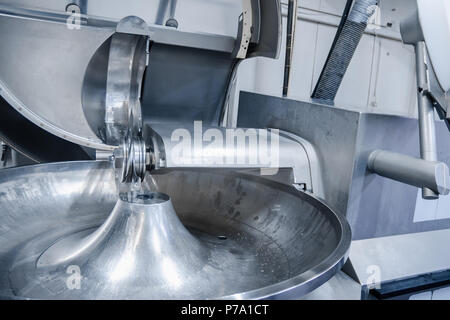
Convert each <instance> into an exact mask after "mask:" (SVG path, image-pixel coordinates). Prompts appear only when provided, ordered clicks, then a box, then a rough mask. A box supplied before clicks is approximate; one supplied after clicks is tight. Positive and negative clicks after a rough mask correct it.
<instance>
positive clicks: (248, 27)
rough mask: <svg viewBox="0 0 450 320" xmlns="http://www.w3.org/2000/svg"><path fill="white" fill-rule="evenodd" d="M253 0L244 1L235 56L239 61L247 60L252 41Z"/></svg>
mask: <svg viewBox="0 0 450 320" xmlns="http://www.w3.org/2000/svg"><path fill="white" fill-rule="evenodd" d="M252 2H253V1H252V0H242V9H243V11H242V14H241V15H240V16H239V30H238V37H237V42H236V48H235V50H234V52H233V56H234V57H235V58H237V59H245V58H247V51H248V47H249V45H250V41H251V39H252V32H253V10H252V6H253V4H252Z"/></svg>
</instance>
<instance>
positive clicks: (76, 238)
mask: <svg viewBox="0 0 450 320" xmlns="http://www.w3.org/2000/svg"><path fill="white" fill-rule="evenodd" d="M375 2H376V1H375ZM109 3H110V2H107V1H98V2H96V4H97V5H93V4H91V3H90V2H89V1H67V2H66V1H50V0H48V1H47V0H46V1H40V2H39V4H36V3H35V2H33V1H29V0H22V1H9V0H4V1H0V43H1V47H0V94H1V101H0V102H1V103H0V106H1V109H0V115H1V117H0V140H2V141H3V142H4V143H5V144H6V145H8V146H10V147H12V148H14V149H15V150H17V151H18V152H19V153H21V154H22V155H24V156H26V157H27V158H28V159H30V161H33V162H36V163H39V164H35V165H28V166H24V167H17V168H9V169H2V170H0V297H1V298H3V299H215V298H219V299H263V298H276V299H282V298H300V297H303V296H305V295H307V294H308V293H310V292H312V291H313V290H315V289H317V288H318V287H320V286H321V285H323V284H324V283H326V282H327V281H328V280H330V279H332V278H333V277H334V276H335V275H336V274H337V273H338V272H339V271H340V270H341V269H342V268H343V267H344V264H345V266H346V273H347V274H349V275H350V276H351V277H352V278H353V281H358V282H359V283H360V285H361V287H363V289H362V291H364V290H366V289H367V286H368V285H369V283H368V281H366V279H363V278H362V277H363V276H362V274H363V273H364V272H365V271H366V267H367V265H370V263H369V262H370V261H371V260H370V259H369V260H370V261H369V260H367V261H369V262H367V261H366V260H364V259H365V257H366V256H365V255H366V254H368V252H369V251H367V250H366V251H365V250H364V249H365V248H367V247H364V245H365V244H364V243H363V244H361V243H356V244H355V247H356V249H355V250H354V251H353V253H352V254H353V256H352V254H351V253H350V244H351V242H352V240H354V242H355V241H356V242H357V241H359V240H361V241H364V240H367V239H369V240H370V239H375V238H382V237H386V236H393V235H399V234H408V233H411V232H413V231H415V232H418V231H429V230H436V229H442V228H445V227H446V225H445V224H442V225H440V226H439V227H435V226H430V225H427V226H425V227H424V228H421V227H418V229H415V228H416V227H417V225H414V226H411V225H409V224H408V225H405V226H404V225H402V226H401V227H399V229H401V230H398V229H395V227H392V226H393V225H395V223H390V224H389V226H388V227H387V226H386V225H383V222H384V221H388V220H389V219H390V218H392V217H394V218H395V217H397V216H396V215H398V214H399V213H398V212H400V211H401V210H396V212H395V213H392V212H391V211H392V210H394V209H398V208H397V207H395V205H393V206H391V208H388V209H386V210H384V211H383V210H379V211H377V209H379V208H378V207H377V205H374V204H377V203H379V201H380V199H384V198H385V197H386V192H387V193H389V192H391V194H402V196H404V195H406V196H410V195H411V194H413V193H414V192H415V191H416V190H417V188H421V189H422V190H423V198H424V199H436V198H438V197H439V196H440V195H446V194H448V193H449V191H450V187H449V179H448V176H449V173H448V165H447V164H446V163H445V162H446V159H438V154H437V152H436V148H437V147H436V146H437V144H442V141H440V140H439V141H437V139H436V132H438V133H439V132H440V133H442V132H445V133H444V134H448V131H447V130H446V128H444V129H445V130H444V129H442V126H437V128H435V127H434V119H431V118H430V114H433V112H434V111H433V110H434V109H433V108H437V109H438V110H439V111H440V116H441V118H442V119H445V120H446V121H447V122H448V117H447V112H446V110H447V109H446V107H447V101H446V100H445V98H443V97H442V95H443V96H445V94H442V92H441V91H445V89H444V88H443V87H442V86H440V85H439V84H438V80H437V79H434V78H433V79H432V81H434V82H432V83H431V84H430V83H429V79H428V78H427V77H424V78H422V79H421V78H420V77H419V78H418V81H419V87H420V85H423V86H424V87H420V88H421V90H420V91H419V93H418V94H419V98H420V99H419V108H420V110H421V114H420V117H419V119H420V124H421V126H420V132H419V130H418V129H417V131H413V130H416V127H417V123H416V122H417V121H414V120H412V119H399V118H395V119H393V118H392V117H388V116H385V117H384V116H375V115H368V114H363V113H357V112H352V111H346V110H342V109H338V108H334V107H332V106H330V103H329V101H322V100H317V99H315V100H312V101H310V102H299V101H292V100H288V99H284V98H275V97H268V96H263V95H257V94H251V93H241V96H240V101H239V109H238V110H237V109H236V108H237V106H236V105H234V104H233V103H232V101H231V100H232V99H231V98H230V97H231V91H232V89H233V84H234V79H235V77H236V72H237V69H238V67H239V65H240V63H241V61H243V60H245V59H248V58H254V57H260V58H267V59H274V58H277V57H278V55H279V52H280V46H281V38H282V23H281V21H282V12H281V3H280V1H279V0H273V1H272V0H270V1H269V0H267V1H266V0H242V1H236V6H235V7H236V8H237V9H236V11H235V12H230V13H229V14H228V15H227V14H223V19H225V18H226V19H230V21H233V22H234V21H236V23H235V28H234V29H233V32H234V34H220V32H210V33H208V32H205V30H206V31H208V30H209V29H208V27H205V25H202V23H203V24H207V23H208V22H207V21H202V20H201V19H198V21H197V20H196V21H194V22H193V21H190V23H191V24H190V25H189V26H190V27H188V28H184V24H189V17H187V16H184V15H183V11H182V10H179V9H177V8H178V7H177V1H165V0H161V1H152V2H151V4H149V3H146V4H145V5H143V8H145V9H146V10H148V12H143V16H139V17H138V16H136V15H126V16H125V15H123V14H122V13H121V10H119V9H117V8H116V6H119V5H118V4H111V5H108V4H109ZM136 3H139V4H141V3H140V2H139V1H136ZM200 3H202V4H204V5H205V6H208V5H209V6H214V4H212V3H213V2H210V1H200ZM370 4H371V1H362V0H360V1H356V3H355V5H354V7H353V10H362V9H361V8H364V6H368V5H370ZM178 5H179V4H178ZM210 9H211V8H210ZM149 12H152V15H151V16H149ZM422 12H426V10H422V11H420V13H422ZM153 13H154V14H153ZM236 13H237V15H236ZM357 13H358V12H357ZM357 13H355V12H353V13H352V14H350V15H349V17H350V19H352V18H354V17H358V19H363V18H364V19H367V17H366V16H367V14H363V15H362V18H361V15H358V14H357ZM414 19H416V20H414ZM417 19H418V18H417V15H416V16H415V17H413V18H411V19H410V20H408V21H406V22H405V24H404V26H402V28H403V30H402V32H403V35H404V42H405V43H407V44H414V45H415V46H416V50H417V57H418V58H417V61H418V74H419V75H420V74H422V73H423V70H424V68H425V69H426V63H425V60H426V56H427V54H426V52H425V47H424V46H425V42H424V41H427V39H425V38H426V36H425V37H424V35H423V34H422V32H421V30H419V29H420V28H419V29H418V30H413V29H414V28H416V27H417V25H420V23H419V22H418V21H417ZM351 22H354V21H351ZM422 22H423V21H422ZM358 23H359V25H358V27H360V26H361V24H362V25H366V23H367V21H366V22H364V21H359V22H358ZM196 24H197V25H198V27H197V28H195V27H194V28H192V26H195V25H196ZM211 29H213V28H211ZM361 33H362V31H361ZM330 55H332V54H330ZM331 58H333V57H331ZM331 69H332V68H331ZM433 75H434V73H433ZM435 76H436V77H437V78H439V74H437V75H435ZM322 80H323V79H322ZM325 80H326V79H325ZM324 83H326V81H324ZM441 84H442V83H441ZM433 85H434V86H435V87H434V88H432V86H433ZM318 86H319V85H318ZM424 88H425V89H427V90H423V89H424ZM318 89H324V90H322V91H320V90H318V91H320V92H327V88H318ZM232 115H236V117H235V118H234V119H233V116H232ZM386 127H387V128H389V129H392V130H399V131H401V130H402V128H407V129H408V130H410V131H413V132H414V134H412V135H411V139H412V140H411V141H415V142H417V141H418V137H419V136H420V141H421V145H420V147H421V151H422V152H421V154H420V156H421V158H417V154H416V153H418V151H419V150H418V148H417V146H416V145H415V144H411V143H407V142H406V143H404V144H403V145H401V146H396V148H394V147H393V146H392V145H389V143H390V140H387V139H378V138H377V137H380V136H382V135H383V134H385V132H386ZM393 128H394V129H393ZM412 128H414V129H412ZM325 132H326V134H325ZM444 134H438V136H444ZM388 150H389V151H388ZM449 159H450V158H449ZM385 178H389V179H385ZM372 181H376V182H377V183H376V184H375V186H376V185H379V184H383V183H384V184H386V186H387V187H386V189H385V191H379V190H378V189H371V188H374V187H373V186H374V184H372V183H371V182H372ZM398 182H401V183H398ZM383 190H384V189H383ZM383 197H384V198H383ZM377 201H378V202H377ZM393 202H395V203H396V204H400V205H401V204H405V202H402V201H395V200H393V199H390V202H388V204H392V203H393ZM390 210H391V211H390ZM363 214H365V217H364V219H366V220H364V219H362V218H361V217H362V215H363ZM382 215H385V216H382ZM378 217H380V218H379V219H378ZM383 217H387V218H385V219H383ZM394 218H392V219H394ZM399 220H401V219H399ZM366 221H369V222H373V221H375V223H374V224H373V225H372V224H370V223H366ZM389 222H391V221H389ZM377 223H378V224H377ZM408 223H409V221H408ZM380 224H381V225H380ZM449 227H450V225H449ZM352 234H353V237H352ZM352 238H353V239H352ZM394 242H395V241H394ZM394 242H393V243H394ZM361 248H362V249H361ZM358 250H359V251H358ZM349 255H350V258H351V259H350V260H349V261H347V260H348V257H349ZM346 262H347V263H346ZM380 266H381V267H383V264H382V262H380ZM398 277H401V275H398ZM391 278H392V277H391ZM379 281H383V277H380V279H379Z"/></svg>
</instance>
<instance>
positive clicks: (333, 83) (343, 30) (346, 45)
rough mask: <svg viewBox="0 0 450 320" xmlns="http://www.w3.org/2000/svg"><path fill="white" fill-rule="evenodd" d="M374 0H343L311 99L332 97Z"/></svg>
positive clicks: (365, 24) (374, 2) (332, 98)
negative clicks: (334, 33) (337, 23)
mask: <svg viewBox="0 0 450 320" xmlns="http://www.w3.org/2000/svg"><path fill="white" fill-rule="evenodd" d="M353 2H354V4H353ZM352 4H353V7H352ZM377 4H378V0H356V1H353V0H348V1H347V5H346V7H345V9H344V13H343V15H342V20H341V24H340V26H339V29H338V32H337V34H336V37H335V39H334V42H333V45H332V47H331V50H330V53H329V55H328V58H327V61H326V63H325V66H324V68H323V70H322V73H321V75H320V77H319V80H318V82H317V85H316V88H315V89H314V92H313V94H312V98H313V99H318V100H328V101H334V99H335V98H336V94H337V92H338V90H339V87H340V85H341V83H342V79H343V78H344V75H345V72H346V71H347V68H348V66H349V64H350V61H351V60H352V58H353V55H354V54H355V51H356V48H357V47H358V44H359V42H360V41H361V38H362V36H363V33H364V31H365V30H366V27H367V24H368V22H369V19H370V18H371V17H372V15H373V14H374V13H375V10H376V6H377Z"/></svg>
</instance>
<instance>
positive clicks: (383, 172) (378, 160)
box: [368, 150, 450, 199]
mask: <svg viewBox="0 0 450 320" xmlns="http://www.w3.org/2000/svg"><path fill="white" fill-rule="evenodd" d="M368 169H369V170H370V171H372V172H374V173H376V174H378V175H380V176H383V177H386V178H389V179H392V180H396V181H399V182H403V183H406V184H409V185H412V186H416V187H418V188H427V189H430V190H431V191H433V192H434V193H436V194H442V195H447V194H449V192H450V176H449V168H448V166H447V165H446V164H445V163H443V162H437V161H427V160H422V159H418V158H414V157H410V156H406V155H403V154H399V153H394V152H389V151H384V150H375V151H373V152H372V153H371V154H370V156H369V163H368ZM434 198H435V197H430V198H428V199H434Z"/></svg>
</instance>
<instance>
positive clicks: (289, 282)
mask: <svg viewBox="0 0 450 320" xmlns="http://www.w3.org/2000/svg"><path fill="white" fill-rule="evenodd" d="M152 177H153V179H154V184H155V185H157V186H158V189H159V190H158V191H159V192H162V193H165V194H168V195H170V198H171V201H172V203H173V207H174V208H175V212H176V214H177V215H178V217H179V218H180V220H181V222H182V223H183V224H184V226H185V227H186V228H187V229H188V230H189V233H190V234H191V235H192V236H193V237H194V238H195V239H196V240H195V241H196V242H195V243H197V244H196V246H197V245H198V246H199V247H200V246H202V248H206V249H205V250H203V249H202V250H203V251H199V252H200V254H199V256H200V257H201V260H202V261H204V265H205V266H207V267H202V265H201V261H199V263H195V266H194V267H192V268H185V267H183V268H181V267H180V268H177V266H178V265H179V264H176V263H175V267H174V271H173V272H174V273H177V272H181V273H178V274H174V277H178V278H177V279H178V281H177V284H176V285H170V283H168V282H170V281H164V280H161V281H159V284H158V285H156V284H155V285H152V286H149V285H148V283H147V284H146V283H145V282H142V283H140V282H139V281H134V282H127V283H128V284H127V285H126V286H125V285H124V286H121V285H120V284H119V285H117V286H115V287H112V286H108V287H107V289H105V288H106V287H102V288H103V289H104V290H97V289H98V287H97V289H96V291H95V292H93V291H92V290H91V291H89V290H87V289H86V290H83V288H93V287H95V286H93V285H92V283H90V281H96V280H97V279H92V278H90V277H89V276H86V277H84V278H82V279H81V282H80V285H81V289H80V288H68V287H67V281H65V280H66V279H65V278H64V277H62V276H61V275H64V276H65V277H66V278H69V277H70V276H72V275H73V274H72V273H71V272H72V271H73V270H72V271H68V273H66V272H63V273H59V274H58V276H57V277H55V278H49V277H48V276H47V278H45V279H43V278H42V277H39V274H37V272H38V270H39V268H37V264H38V259H39V257H40V256H41V255H42V253H43V252H45V251H46V249H48V248H49V247H51V246H52V245H53V244H55V243H57V242H58V241H60V240H61V239H66V238H68V237H72V236H73V235H76V234H89V233H90V232H94V230H96V229H97V228H98V227H99V226H100V225H102V224H103V223H104V222H105V219H106V218H107V217H108V216H109V214H110V213H111V212H112V210H113V208H114V207H115V205H116V202H117V200H118V196H117V191H116V186H115V182H114V172H113V170H112V168H111V164H110V163H107V162H92V161H88V162H67V163H56V164H46V165H37V166H29V167H23V168H14V169H7V170H1V171H0V296H1V297H2V298H12V299H23V298H33V299H34V298H38V299H39V298H43V299H103V298H108V299H119V298H120V299H135V298H138V299H158V298H161V299H261V298H299V297H301V296H302V295H304V294H306V293H308V292H310V291H312V290H313V289H315V288H317V287H318V286H320V285H321V284H323V283H324V282H326V281H327V280H328V279H329V278H331V277H332V276H333V275H334V274H335V273H336V272H337V271H338V270H339V269H340V268H341V267H342V266H343V263H344V262H345V260H346V257H347V252H348V249H349V246H350V241H351V232H350V228H349V225H348V223H347V221H346V219H345V218H344V217H341V216H339V215H337V214H336V213H334V212H333V211H332V210H331V209H330V208H328V207H327V206H326V205H325V204H324V203H323V202H321V201H319V200H318V199H316V198H314V197H312V196H311V195H308V194H306V193H303V192H300V191H298V190H296V189H295V188H294V187H290V186H286V185H282V184H279V183H275V182H272V181H268V180H266V179H263V178H260V177H256V176H252V175H248V174H244V173H236V172H231V171H207V170H194V169H192V170H189V169H184V170H172V171H164V172H158V173H156V174H153V175H152ZM163 232H164V230H163ZM166 236H167V237H169V238H170V234H169V235H166ZM174 236H175V234H174ZM184 237H185V238H186V237H189V236H188V235H184ZM189 241H190V240H189ZM181 242H182V241H181ZM186 249H187V250H188V249H189V248H186ZM179 252H181V251H179ZM204 253H205V254H206V256H205V255H204ZM175 255H178V254H175ZM175 255H174V254H172V255H170V254H168V255H162V256H161V261H159V260H158V259H156V260H155V259H153V260H151V261H150V262H148V270H149V272H152V274H153V275H155V272H156V271H155V270H157V269H158V268H156V267H159V269H158V270H161V268H160V267H161V266H162V260H164V259H165V260H166V262H167V259H169V260H170V259H171V261H175V262H177V261H179V259H180V258H179V257H176V256H175ZM177 259H178V260H177ZM99 261H100V260H99ZM139 265H140V268H144V269H145V266H146V264H145V263H140V264H139ZM211 266H213V267H211ZM110 267H111V266H109V267H105V271H106V270H110V269H111V268H110ZM108 268H109V269H108ZM64 271H66V270H64ZM79 271H80V273H81V276H84V275H83V268H81V269H80V270H79ZM97 271H98V270H97ZM167 271H170V270H165V272H167ZM92 274H93V273H92ZM96 274H97V276H96V277H99V275H98V274H99V273H98V272H97V273H96ZM156 276H158V274H156ZM166 278H167V275H166ZM169 278H170V272H169V276H168V279H169ZM161 279H163V277H162V276H161ZM130 283H133V284H132V285H131V284H130ZM83 286H85V287H83ZM130 286H132V287H130ZM111 288H113V289H111Z"/></svg>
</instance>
